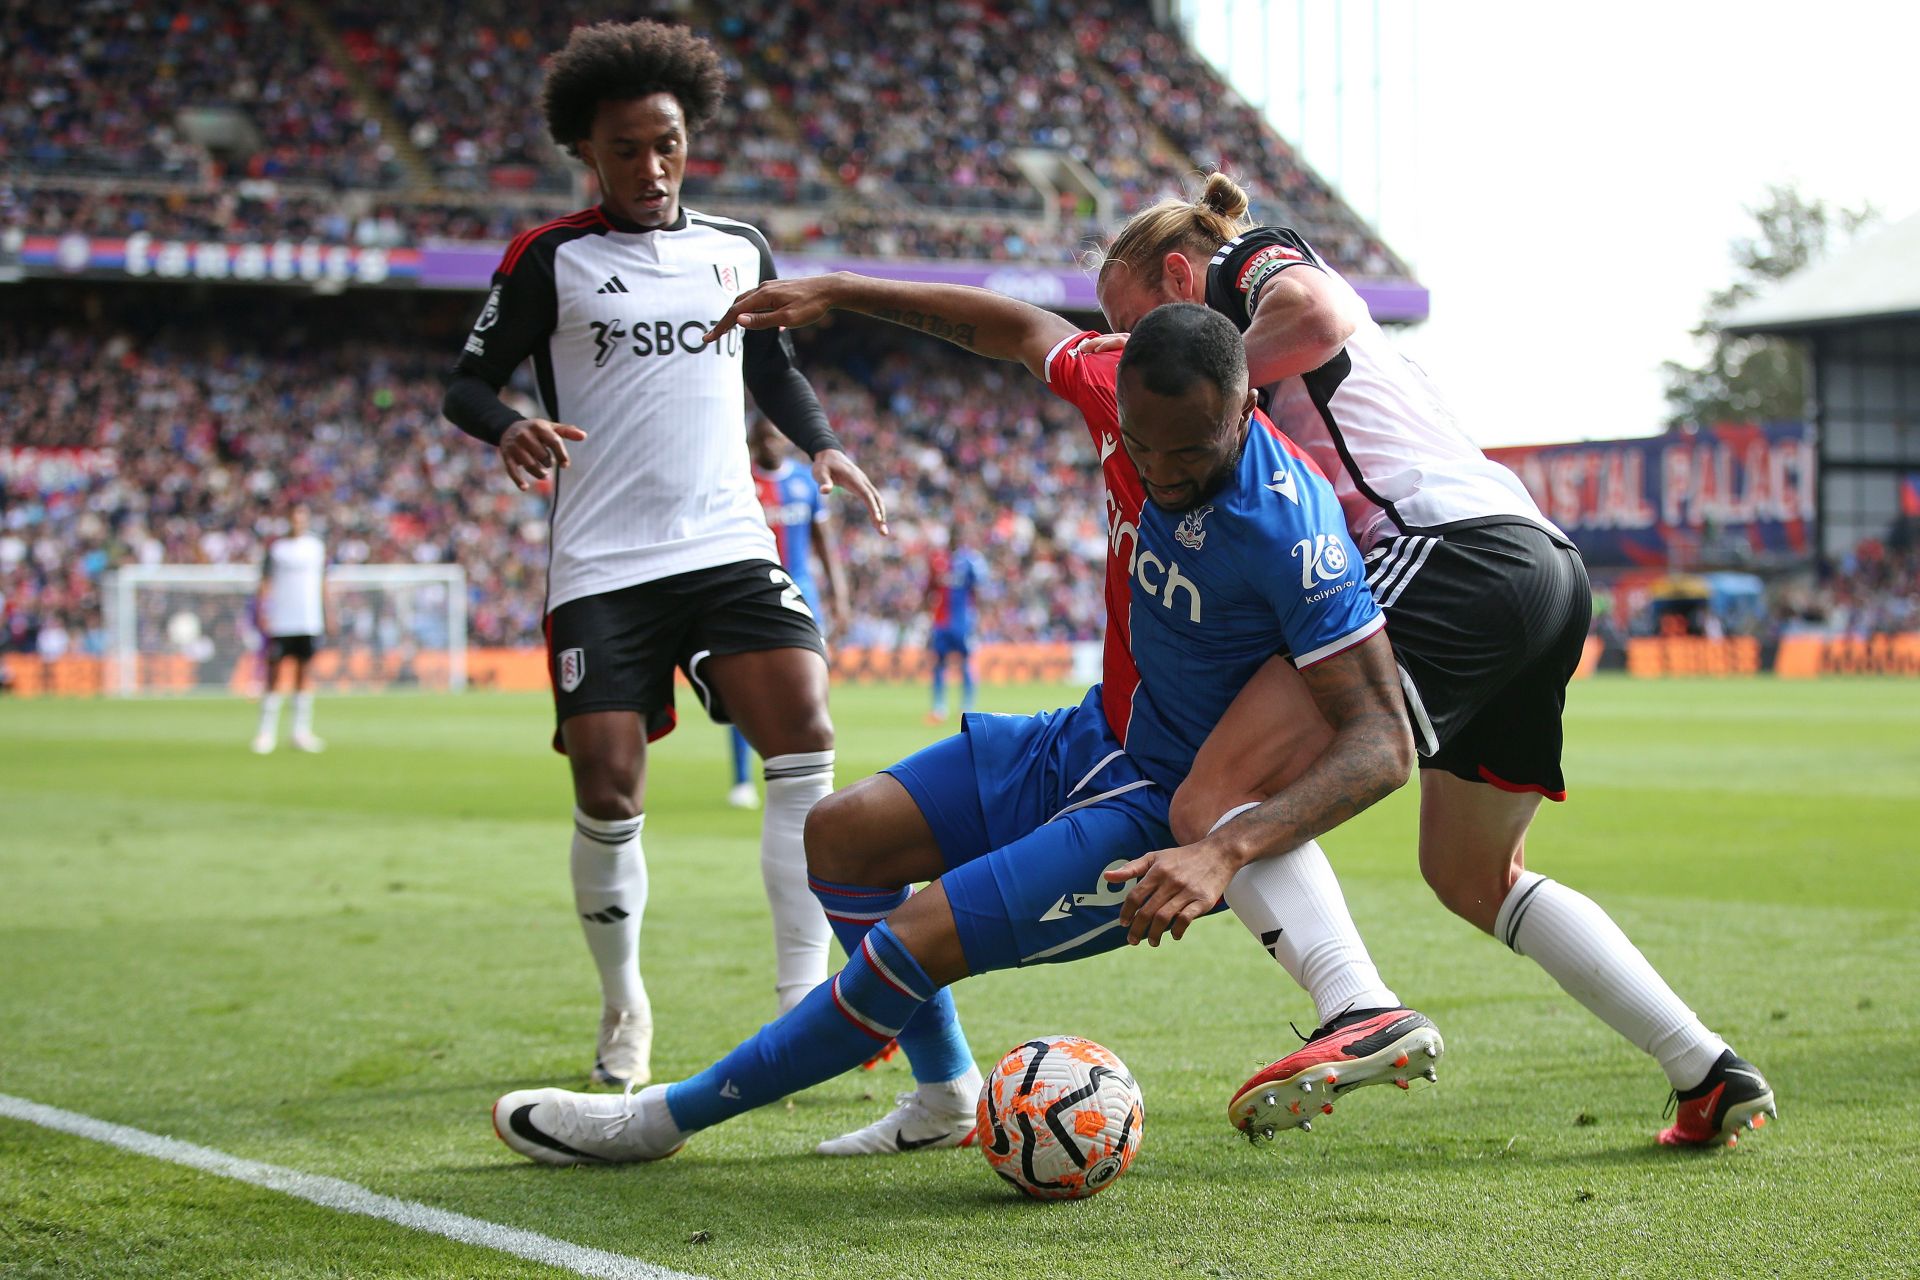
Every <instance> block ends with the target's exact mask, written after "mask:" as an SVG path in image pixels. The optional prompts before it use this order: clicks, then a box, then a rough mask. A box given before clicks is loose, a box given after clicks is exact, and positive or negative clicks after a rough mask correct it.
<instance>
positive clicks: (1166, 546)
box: [1046, 335, 1386, 791]
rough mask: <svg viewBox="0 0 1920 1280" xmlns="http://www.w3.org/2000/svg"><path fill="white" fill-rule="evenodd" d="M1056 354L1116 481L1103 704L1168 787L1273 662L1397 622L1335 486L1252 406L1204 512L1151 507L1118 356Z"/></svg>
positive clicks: (1073, 341) (1064, 350) (1053, 366)
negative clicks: (1236, 451)
mask: <svg viewBox="0 0 1920 1280" xmlns="http://www.w3.org/2000/svg"><path fill="white" fill-rule="evenodd" d="M1083 336H1090V335H1076V337H1075V338H1069V339H1067V340H1066V341H1063V342H1062V343H1061V344H1060V345H1059V346H1058V347H1056V348H1055V349H1054V351H1053V353H1052V354H1051V355H1050V356H1049V357H1048V360H1047V372H1046V377H1047V385H1048V386H1049V387H1050V388H1051V389H1052V390H1053V392H1054V393H1055V394H1056V395H1058V396H1060V397H1061V398H1062V399H1064V400H1066V401H1068V402H1069V403H1071V404H1073V405H1074V406H1075V407H1077V408H1078V409H1079V410H1080V412H1081V414H1082V416H1083V417H1084V418H1085V419H1086V422H1087V429H1088V431H1089V433H1090V434H1091V435H1092V437H1093V441H1094V445H1095V447H1096V448H1097V449H1098V450H1099V454H1100V464H1101V474H1102V478H1103V479H1104V480H1105V482H1106V486H1107V533H1108V542H1107V610H1108V617H1107V647H1106V659H1105V664H1104V665H1105V668H1106V671H1105V676H1104V679H1103V682H1102V702H1103V705H1104V706H1105V708H1106V713H1107V719H1108V722H1109V723H1110V724H1111V725H1112V727H1113V731H1114V736H1115V737H1116V738H1118V739H1119V740H1120V742H1121V744H1122V745H1123V746H1125V748H1126V750H1127V753H1128V754H1129V755H1131V756H1133V757H1134V759H1136V760H1137V761H1138V762H1139V763H1140V766H1141V768H1142V769H1143V770H1144V771H1145V772H1146V773H1147V775H1148V776H1149V777H1151V778H1152V779H1153V780H1154V781H1155V782H1157V783H1159V784H1160V785H1161V786H1163V787H1166V788H1167V789H1168V790H1169V791H1171V790H1172V789H1173V788H1174V787H1177V786H1178V785H1179V784H1180V782H1181V780H1182V779H1184V778H1185V777H1186V775H1187V771H1188V770H1189V769H1190V768H1192V766H1193V758H1194V756H1195V755H1196V754H1197V753H1198V752H1199V750H1200V744H1201V743H1203V742H1205V741H1206V738H1207V735H1208V734H1209V733H1211V732H1212V731H1213V727H1214V725H1215V724H1217V723H1218V722H1219V720H1220V717H1221V716H1222V715H1224V714H1225V713H1226V709H1227V707H1228V706H1229V705H1231V704H1232V702H1233V700H1234V698H1235V697H1237V696H1238V695H1239V693H1240V690H1241V688H1242V686H1244V685H1245V684H1246V683H1247V681H1248V680H1249V679H1250V678H1251V677H1252V675H1253V673H1254V672H1255V671H1257V670H1259V668H1260V666H1261V664H1262V663H1264V662H1265V661H1266V660H1267V659H1268V658H1270V657H1272V656H1274V655H1275V654H1287V655H1290V656H1291V658H1292V661H1293V663H1294V665H1295V666H1297V667H1305V666H1310V665H1311V664H1313V663H1315V662H1319V661H1321V660H1323V659H1326V658H1330V657H1332V656H1333V655H1334V654H1336V653H1339V652H1341V651H1342V650H1344V649H1347V648H1350V647H1352V646H1353V645H1356V644H1359V643H1360V642H1361V641H1363V640H1365V639H1367V637H1369V636H1371V635H1372V634H1373V633H1374V632H1376V631H1378V630H1380V629H1381V628H1382V627H1383V626H1385V625H1386V618H1385V617H1384V615H1382V614H1381V612H1380V609H1379V607H1378V606H1377V605H1376V604H1375V603H1374V600H1373V596H1372V594H1371V593H1370V592H1369V591H1368V590H1367V579H1366V569H1365V566H1364V564H1363V563H1362V561H1361V559H1360V554H1359V551H1358V550H1357V549H1356V548H1355V547H1354V545H1353V540H1352V538H1351V536H1350V535H1349V534H1348V533H1347V523H1346V518H1345V516H1344V515H1343V514H1342V512H1341V509H1340V503H1339V501H1338V499H1336V498H1335V496H1334V492H1333V487H1332V486H1331V485H1330V484H1328V483H1327V480H1326V477H1324V476H1323V475H1321V474H1320V472H1319V470H1318V468H1316V467H1315V466H1314V464H1313V463H1312V461H1310V460H1309V459H1308V458H1307V456H1306V455H1305V454H1304V453H1302V452H1301V451H1300V450H1299V448H1298V447H1297V446H1295V445H1294V444H1293V442H1292V441H1290V440H1288V439H1287V438H1286V437H1285V436H1284V435H1282V434H1281V433H1280V432H1279V431H1278V430H1277V429H1276V428H1275V427H1274V426H1273V424H1272V423H1271V422H1269V421H1268V420H1267V418H1266V416H1265V415H1264V414H1261V413H1258V412H1256V413H1255V414H1254V418H1253V422H1252V424H1251V425H1250V426H1249V428H1248V430H1247V444H1246V449H1245V450H1244V451H1243V453H1242V454H1241V458H1240V465H1239V467H1238V469H1237V470H1236V472H1235V474H1234V477H1233V479H1232V481H1231V482H1230V483H1229V484H1228V485H1227V486H1226V487H1225V488H1224V489H1222V490H1221V491H1220V492H1219V493H1217V494H1215V495H1213V497H1212V498H1211V499H1210V500H1209V501H1207V502H1206V503H1204V504H1202V505H1201V506H1199V507H1197V508H1195V509H1194V510H1192V511H1187V512H1178V511H1163V510H1161V509H1160V508H1159V507H1156V506H1154V505H1153V504H1152V503H1151V502H1148V501H1146V499H1145V491H1144V489H1143V487H1142V485H1141V483H1140V476H1139V472H1138V471H1137V470H1136V469H1135V468H1134V465H1133V462H1132V460H1131V459H1130V458H1129V457H1128V456H1127V452H1126V450H1125V448H1123V447H1122V446H1121V443H1120V439H1119V416H1118V411H1117V407H1116V401H1115V393H1114V384H1115V381H1116V379H1117V374H1118V367H1119V363H1120V353H1119V352H1118V351H1111V352H1096V353H1089V354H1085V355H1083V354H1081V353H1080V352H1079V350H1078V346H1079V343H1078V338H1079V337H1083Z"/></svg>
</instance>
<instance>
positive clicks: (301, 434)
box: [0, 291, 1105, 654]
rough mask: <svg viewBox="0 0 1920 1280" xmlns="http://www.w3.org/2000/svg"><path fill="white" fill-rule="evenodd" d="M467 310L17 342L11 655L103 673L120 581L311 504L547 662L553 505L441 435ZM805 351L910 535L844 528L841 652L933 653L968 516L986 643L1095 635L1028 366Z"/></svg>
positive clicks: (338, 529) (2, 569) (219, 312)
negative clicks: (287, 505)
mask: <svg viewBox="0 0 1920 1280" xmlns="http://www.w3.org/2000/svg"><path fill="white" fill-rule="evenodd" d="M339 301H340V303H341V305H342V306H352V305H355V304H354V303H353V301H352V300H351V299H343V300H339ZM466 303H467V300H466V299H452V300H445V299H443V300H437V301H436V300H428V301H427V302H423V303H420V304H419V305H414V306H405V305H398V304H395V303H392V302H383V303H382V304H381V308H380V310H379V311H378V312H370V311H369V309H368V308H366V307H364V306H359V307H357V309H356V310H355V311H354V313H353V314H352V316H351V318H350V319H345V320H342V319H339V318H331V317H323V316H316V315H314V314H312V313H311V312H310V311H303V310H302V308H301V306H300V305H299V304H298V303H297V302H295V301H294V300H292V299H290V298H289V297H287V296H286V295H276V294H271V293H267V292H264V291H263V292H259V293H251V292H249V293H248V294H246V295H245V296H244V298H243V296H242V295H241V294H240V293H239V292H237V291H225V292H223V293H222V294H221V295H220V296H219V297H218V299H216V301H215V302H214V303H212V304H203V306H202V309H201V310H200V311H199V312H198V313H197V314H193V313H191V310H190V309H189V308H185V307H183V308H181V309H180V312H179V313H176V314H174V315H171V316H169V317H168V323H167V325H166V327H165V329H164V330H159V329H144V330H142V329H137V328H135V327H132V326H131V324H130V323H129V327H128V328H127V329H125V330H119V329H116V327H115V326H114V325H111V324H109V325H104V326H80V325H70V324H66V323H62V322H61V318H59V317H54V318H52V322H51V323H50V325H49V327H48V328H46V329H45V330H43V331H34V332H31V333H30V332H29V331H27V330H26V328H25V327H24V326H12V327H9V328H8V329H7V330H6V333H7V335H8V336H6V337H5V338H4V339H0V415H4V416H5V418H6V420H7V421H9V422H11V423H14V424H16V425H17V427H18V430H17V431H10V433H9V436H8V446H9V447H8V448H7V449H5V450H0V601H4V602H5V608H4V616H5V624H6V627H7V634H6V635H5V637H4V638H0V643H3V644H4V646H5V647H7V648H11V649H13V650H15V651H19V652H40V653H42V654H45V653H46V652H47V651H48V646H49V645H58V644H65V645H68V646H70V647H74V648H81V649H85V650H87V651H92V652H98V651H99V650H100V649H101V648H103V647H104V643H105V637H104V633H103V631H102V628H101V616H100V581H101V575H102V574H104V573H105V572H106V571H107V570H108V569H110V568H112V567H114V566H115V565H119V564H126V563H163V562H164V563H186V564H195V563H233V564H252V563H256V562H257V561H258V558H259V556H260V553H261V548H262V546H263V545H264V540H265V539H266V538H267V537H269V536H271V535H272V533H273V531H274V529H273V525H272V518H271V517H270V516H269V515H268V514H267V512H268V510H269V509H270V507H272V506H273V505H274V502H275V501H284V502H292V501H303V502H305V503H307V504H308V505H309V506H310V507H311V508H312V510H313V512H314V518H315V523H316V525H317V526H319V527H320V528H321V529H322V530H323V531H324V534H325V536H326V539H327V542H328V545H329V547H330V548H331V550H332V552H333V554H334V556H335V557H336V559H338V560H339V561H341V562H344V563H397V562H428V563H431V562H441V561H457V562H458V563H460V564H461V565H462V566H463V567H464V568H465V569H466V572H467V577H468V582H469V587H470V593H471V599H470V621H471V632H472V639H473V642H474V643H476V644H485V645H501V644H504V645H529V644H537V643H538V642H539V635H540V620H541V615H542V612H543V609H544V598H545V586H546V583H545V578H546V561H547V550H546V531H547V511H546V500H545V498H544V497H542V496H541V495H539V494H521V493H519V492H517V491H516V490H514V489H513V488H512V487H511V486H509V485H508V484H506V483H505V481H504V479H503V478H502V477H501V475H500V474H499V463H498V460H497V458H496V456H495V454H494V453H493V451H492V450H490V449H486V448H484V447H481V446H479V445H476V444H475V443H474V442H472V441H470V440H468V439H466V438H465V437H464V436H461V435H460V434H459V433H458V432H457V431H455V430H454V429H453V428H452V427H451V426H449V425H448V424H446V423H445V422H443V421H441V420H440V417H439V404H440V395H441V387H440V381H439V374H440V372H441V370H442V367H443V366H445V365H446V364H448V363H449V362H450V360H451V356H452V354H453V353H454V352H456V351H457V350H458V349H459V332H460V327H463V325H464V316H465V311H466V310H467V309H468V307H467V305H466ZM29 305H31V303H29ZM310 305H311V304H309V306H310ZM456 317H458V318H457V319H456ZM449 325H452V326H455V327H449ZM341 331H346V332H352V333H354V334H356V335H359V336H357V337H355V338H354V339H353V340H351V341H347V342H341V341H339V340H338V339H337V337H336V334H337V333H338V332H341ZM802 355H803V365H804V367H806V368H807V369H808V370H809V373H810V374H811V375H812V376H813V377H814V380H815V382H816V385H818V386H819V387H820V389H821V393H822V397H823V400H824V401H825V403H826V405H827V408H828V412H829V414H830V415H831V416H832V418H833V420H834V422H835V425H836V427H837V428H838V430H839V431H840V433H841V435H842V437H843V438H844V439H845V440H846V441H847V443H848V446H849V448H850V449H852V450H853V451H854V454H855V456H856V457H858V458H859V459H860V460H861V461H862V463H863V464H864V465H865V466H866V468H867V470H868V472H869V474H871V475H872V476H873V478H874V480H875V482H876V483H877V484H878V485H880V487H881V488H882V489H883V491H885V493H886V495H887V500H888V506H889V509H890V511H891V512H892V513H893V530H894V535H895V536H894V538H893V539H891V540H887V539H882V538H880V537H879V536H878V535H877V534H875V533H873V532H872V530H871V529H870V528H869V527H868V526H867V525H866V522H865V521H864V519H863V518H861V515H860V513H859V512H858V511H855V510H853V509H851V508H848V509H846V510H844V511H843V512H842V513H841V514H842V527H843V528H844V529H846V530H847V531H848V532H847V535H846V537H845V539H844V541H843V551H844V554H845V556H846V558H847V562H848V565H849V568H850V570H851V572H852V575H853V576H852V582H853V586H854V600H855V611H856V616H855V620H854V623H853V625H852V628H851V632H850V634H849V636H848V637H847V641H848V642H849V643H854V644H880V645H885V646H892V645H895V644H899V643H902V642H906V641H913V640H917V639H918V638H919V631H918V630H917V628H918V627H920V626H922V625H923V623H924V620H923V619H920V618H918V617H917V614H918V611H919V609H920V606H921V603H922V601H923V599H924V596H925V576H926V568H925V563H926V557H925V550H926V546H927V543H928V540H929V539H932V538H935V537H937V536H939V533H940V532H943V531H944V529H945V527H946V525H947V523H948V519H949V513H950V512H951V511H953V510H954V509H956V508H964V509H967V510H971V511H975V512H979V513H982V521H983V525H984V526H985V529H986V537H985V545H984V547H983V548H982V550H983V552H984V553H985V554H986V555H987V557H988V559H989V563H990V564H991V565H992V567H993V571H994V572H993V576H994V578H995V580H996V581H997V582H999V583H1000V584H1001V590H1000V591H999V592H998V594H996V595H994V596H992V597H990V598H989V599H987V600H986V601H985V602H984V603H983V606H982V625H981V635H982V637H983V638H984V639H989V640H1059V639H1089V638H1094V637H1097V636H1098V634H1099V630H1100V588H1099V566H1100V565H1101V564H1102V563H1103V555H1104V546H1105V526H1104V516H1103V512H1102V509H1101V507H1100V506H1099V493H1100V488H1099V483H1098V480H1097V478H1096V477H1095V476H1094V474H1093V470H1092V466H1091V462H1090V459H1089V457H1088V456H1087V455H1088V447H1087V444H1086V441H1085V436H1084V429H1083V428H1082V427H1081V426H1080V423H1079V420H1078V418H1077V416H1076V415H1075V414H1074V412H1073V411H1072V410H1071V409H1069V408H1067V407H1066V406H1065V405H1062V404H1060V403H1058V402H1057V401H1056V400H1054V398H1053V397H1051V396H1050V395H1048V394H1047V393H1046V391H1045V389H1044V388H1042V387H1041V386H1040V385H1039V384H1038V383H1036V382H1035V381H1034V380H1033V379H1032V378H1031V377H1030V376H1028V375H1027V374H1026V373H1025V371H1023V370H1021V369H1019V368H1017V367H1015V366H1011V365H994V364H989V363H986V362H983V361H981V360H979V359H977V358H975V357H971V356H967V355H965V354H963V353H960V352H955V351H951V350H949V349H948V348H946V347H944V346H943V345H941V344H938V343H935V342H933V341H932V340H916V339H913V338H911V337H905V336H903V337H896V336H894V335H891V334H887V333H885V332H882V331H878V330H877V329H876V327H875V326H870V325H863V326H860V327H859V328H858V329H857V330H856V329H855V328H853V327H852V326H843V327H838V328H833V329H828V330H825V331H823V332H821V333H819V334H818V335H814V334H811V333H809V334H808V335H807V343H806V345H805V348H804V350H803V353H802ZM56 371H58V372H59V373H60V375H61V376H53V375H54V374H55V372H56ZM743 429H744V424H743ZM44 450H58V451H64V452H60V453H55V454H52V455H48V454H45V453H41V452H38V451H44ZM29 451H34V452H31V453H30V452H29ZM76 451H82V452H76ZM28 458H34V459H37V460H38V461H37V462H36V464H35V465H26V461H25V460H26V459H28ZM95 460H97V465H96V463H95Z"/></svg>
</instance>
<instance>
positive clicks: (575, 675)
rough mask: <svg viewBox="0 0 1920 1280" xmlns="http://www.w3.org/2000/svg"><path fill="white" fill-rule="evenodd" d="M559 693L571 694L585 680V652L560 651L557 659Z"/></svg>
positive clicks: (582, 650)
mask: <svg viewBox="0 0 1920 1280" xmlns="http://www.w3.org/2000/svg"><path fill="white" fill-rule="evenodd" d="M559 663H560V667H559V671H560V692H562V693H572V692H573V691H574V690H575V689H578V688H579V687H580V682H581V681H582V680H585V679H586V678H587V651H586V650H585V649H562V650H561V651H560V658H559Z"/></svg>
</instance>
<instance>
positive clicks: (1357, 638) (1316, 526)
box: [1250, 462, 1386, 667]
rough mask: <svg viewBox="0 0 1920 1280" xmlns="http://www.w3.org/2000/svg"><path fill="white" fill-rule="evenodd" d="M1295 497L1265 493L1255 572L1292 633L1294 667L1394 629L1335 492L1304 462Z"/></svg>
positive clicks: (1284, 628)
mask: <svg viewBox="0 0 1920 1280" xmlns="http://www.w3.org/2000/svg"><path fill="white" fill-rule="evenodd" d="M1292 471H1293V479H1294V484H1293V486H1292V487H1291V493H1292V495H1294V496H1297V497H1298V499H1299V500H1298V501H1297V502H1296V501H1294V497H1293V496H1289V494H1288V493H1283V492H1279V491H1276V490H1274V489H1272V488H1269V489H1268V490H1267V492H1266V493H1265V494H1264V495H1263V496H1262V499H1261V501H1262V504H1263V505H1264V506H1265V507H1266V509H1267V510H1266V512H1265V515H1266V516H1267V517H1268V518H1266V519H1262V520H1261V521H1260V528H1261V529H1262V530H1263V531H1265V532H1266V534H1267V535H1268V536H1267V537H1266V538H1265V539H1263V540H1262V541H1263V542H1264V545H1263V546H1259V547H1255V548H1250V550H1252V551H1253V553H1254V556H1253V561H1252V567H1253V570H1254V576H1255V580H1256V581H1258V582H1259V583H1260V586H1261V590H1262V592H1263V594H1264V595H1265V597H1266V599H1267V602H1268V603H1269V604H1271V605H1272V606H1273V611H1274V616H1275V617H1277V618H1278V619H1279V621H1280V629H1281V631H1282V632H1283V633H1284V634H1285V635H1286V638H1287V647H1288V649H1289V650H1290V651H1291V653H1292V654H1293V665H1294V666H1296V667H1309V666H1312V665H1313V664H1314V663H1316V662H1319V661H1321V660H1322V659H1324V658H1331V657H1332V656H1333V655H1335V654H1336V653H1340V652H1341V651H1343V650H1345V649H1350V648H1352V647H1353V646H1354V645H1356V644H1359V643H1360V642H1361V641H1362V640H1365V639H1366V638H1367V637H1368V636H1370V635H1372V634H1373V633H1374V632H1376V631H1378V630H1380V628H1381V627H1382V626H1384V625H1385V624H1386V618H1385V616H1384V615H1383V614H1382V613H1381V612H1380V606H1379V605H1377V604H1375V603H1374V599H1373V593H1372V592H1371V591H1369V590H1368V589H1367V569H1366V563H1365V561H1363V560H1362V559H1361V558H1360V551H1359V549H1358V548H1357V547H1355V546H1354V544H1353V538H1352V537H1351V536H1350V535H1349V534H1348V533H1347V522H1346V518H1345V516H1344V515H1343V514H1342V512H1341V510H1340V503H1339V501H1338V500H1337V499H1336V498H1335V497H1334V495H1333V488H1332V486H1330V485H1329V484H1328V483H1327V482H1326V480H1324V479H1323V478H1321V477H1320V476H1318V475H1316V474H1314V473H1313V472H1311V471H1309V470H1308V469H1307V468H1306V467H1304V466H1301V465H1299V464H1298V463H1297V462H1295V464H1294V465H1293V467H1292Z"/></svg>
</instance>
